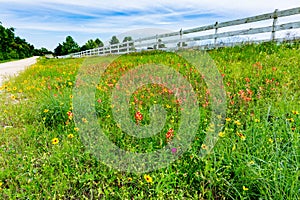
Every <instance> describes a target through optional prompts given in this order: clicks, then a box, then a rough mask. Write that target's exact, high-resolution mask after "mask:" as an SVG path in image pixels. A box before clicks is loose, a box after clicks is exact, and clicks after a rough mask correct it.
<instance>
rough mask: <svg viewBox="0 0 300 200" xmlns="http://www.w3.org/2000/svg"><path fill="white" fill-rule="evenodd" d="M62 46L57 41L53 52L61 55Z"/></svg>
mask: <svg viewBox="0 0 300 200" xmlns="http://www.w3.org/2000/svg"><path fill="white" fill-rule="evenodd" d="M62 48H63V46H62V45H61V44H60V43H58V46H57V47H56V48H55V49H54V54H55V55H56V56H61V55H63V54H62Z"/></svg>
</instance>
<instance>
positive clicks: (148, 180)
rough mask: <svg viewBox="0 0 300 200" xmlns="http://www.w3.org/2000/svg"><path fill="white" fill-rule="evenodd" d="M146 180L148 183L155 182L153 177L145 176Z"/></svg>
mask: <svg viewBox="0 0 300 200" xmlns="http://www.w3.org/2000/svg"><path fill="white" fill-rule="evenodd" d="M144 179H145V180H146V182H147V183H152V181H153V180H152V178H151V176H149V175H147V174H145V175H144Z"/></svg>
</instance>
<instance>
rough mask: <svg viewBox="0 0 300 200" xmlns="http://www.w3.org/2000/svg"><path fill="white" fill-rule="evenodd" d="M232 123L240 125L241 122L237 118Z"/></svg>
mask: <svg viewBox="0 0 300 200" xmlns="http://www.w3.org/2000/svg"><path fill="white" fill-rule="evenodd" d="M234 123H235V124H236V125H237V126H240V125H242V123H241V122H240V121H239V120H236V121H234Z"/></svg>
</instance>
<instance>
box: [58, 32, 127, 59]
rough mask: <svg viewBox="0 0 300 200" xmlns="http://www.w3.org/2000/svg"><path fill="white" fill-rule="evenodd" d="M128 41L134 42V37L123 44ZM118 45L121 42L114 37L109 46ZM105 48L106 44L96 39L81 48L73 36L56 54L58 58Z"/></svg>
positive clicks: (125, 38) (68, 37)
mask: <svg viewBox="0 0 300 200" xmlns="http://www.w3.org/2000/svg"><path fill="white" fill-rule="evenodd" d="M127 41H132V37H131V36H126V37H124V39H123V42H127ZM118 43H120V41H119V39H118V38H117V36H112V38H111V40H110V41H109V44H111V45H113V44H118ZM103 46H104V43H103V42H102V41H101V40H100V39H99V38H96V39H95V40H93V39H90V40H88V41H87V42H86V43H85V44H84V45H83V46H79V45H78V43H77V42H76V41H75V40H74V39H73V38H72V36H67V37H66V40H65V41H64V42H63V43H62V44H61V43H59V44H58V46H57V47H56V48H55V49H54V54H55V55H56V56H61V55H67V54H70V53H76V52H79V51H86V50H89V49H94V48H98V47H103Z"/></svg>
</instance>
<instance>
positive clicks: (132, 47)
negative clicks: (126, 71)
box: [60, 7, 300, 58]
mask: <svg viewBox="0 0 300 200" xmlns="http://www.w3.org/2000/svg"><path fill="white" fill-rule="evenodd" d="M299 14H300V7H297V8H292V9H288V10H282V11H279V10H277V9H276V10H275V11H274V12H272V13H267V14H262V15H257V16H253V17H247V18H242V19H237V20H232V21H227V22H220V23H219V22H216V23H215V24H212V25H208V26H201V27H196V28H192V29H187V30H182V29H181V30H180V31H176V32H171V33H165V34H157V35H153V36H150V37H144V38H138V39H135V40H133V41H127V42H123V43H119V44H114V45H108V46H104V47H99V48H95V49H90V50H86V51H81V52H77V53H72V54H70V55H67V56H60V57H61V58H66V57H85V56H99V55H107V54H126V53H130V52H136V51H141V50H145V49H164V50H176V49H178V48H189V47H191V45H190V46H186V43H189V42H194V43H195V42H201V41H205V40H213V43H207V44H202V45H196V46H197V47H198V48H216V47H220V46H231V45H235V44H239V43H240V42H239V41H236V42H231V43H226V42H224V41H221V40H220V39H224V38H225V39H226V38H230V37H239V36H245V35H254V34H261V33H270V39H267V40H255V41H256V42H262V41H270V40H273V41H282V40H285V39H286V38H279V37H276V32H278V31H286V30H291V29H298V28H300V21H299V20H298V21H296V22H288V23H284V24H278V18H283V17H288V16H294V15H299ZM267 20H272V24H270V26H264V27H252V28H248V29H238V30H233V31H227V32H220V30H221V29H222V28H226V27H230V28H236V27H234V26H238V25H244V24H251V23H254V22H261V21H267ZM209 30H211V31H214V33H212V34H206V35H201V36H190V34H197V33H201V32H203V31H209ZM162 40H163V42H162ZM253 42H254V41H253ZM162 44H163V45H162ZM164 45H170V46H169V47H166V48H161V47H162V46H164Z"/></svg>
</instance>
